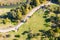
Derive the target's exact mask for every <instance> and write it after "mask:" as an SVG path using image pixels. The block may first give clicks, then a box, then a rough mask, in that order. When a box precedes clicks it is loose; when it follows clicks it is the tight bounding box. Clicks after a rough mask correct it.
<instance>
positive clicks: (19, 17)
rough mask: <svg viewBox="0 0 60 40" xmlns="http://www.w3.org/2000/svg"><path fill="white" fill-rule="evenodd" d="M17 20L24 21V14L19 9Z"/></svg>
mask: <svg viewBox="0 0 60 40" xmlns="http://www.w3.org/2000/svg"><path fill="white" fill-rule="evenodd" d="M17 18H18V19H19V20H21V19H22V12H21V11H20V10H19V9H18V12H17Z"/></svg>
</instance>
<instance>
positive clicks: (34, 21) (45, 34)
mask: <svg viewBox="0 0 60 40" xmlns="http://www.w3.org/2000/svg"><path fill="white" fill-rule="evenodd" d="M45 1H46V0H30V2H29V4H27V3H26V4H22V6H21V7H17V8H15V9H11V10H10V12H7V14H4V15H1V16H0V24H8V23H14V24H15V23H16V24H17V23H18V22H19V23H20V22H21V20H22V19H23V18H24V17H25V15H26V14H27V13H28V12H29V11H30V10H31V9H32V8H34V7H36V6H38V5H40V4H41V3H43V2H45ZM10 27H11V26H10ZM4 35H5V36H4ZM1 37H3V39H6V40H60V6H59V5H57V4H52V5H48V6H46V5H45V6H44V7H43V8H41V9H39V10H37V11H36V12H35V13H34V15H32V17H31V18H30V19H28V20H27V22H26V23H25V24H23V25H22V26H21V27H20V28H19V29H18V30H17V32H16V31H11V32H8V34H7V35H6V33H5V34H4V33H1ZM7 38H8V39H7Z"/></svg>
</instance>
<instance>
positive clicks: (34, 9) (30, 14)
mask: <svg viewBox="0 0 60 40" xmlns="http://www.w3.org/2000/svg"><path fill="white" fill-rule="evenodd" d="M50 4H52V3H50V2H48V3H47V4H45V5H50ZM42 6H44V4H42V5H39V6H37V7H35V8H33V9H32V10H31V11H30V12H29V13H28V14H27V15H26V17H25V19H24V20H27V19H29V17H28V16H32V15H33V14H34V12H35V11H37V10H38V9H40V8H41V7H42ZM22 24H24V22H21V23H19V24H18V25H17V26H15V27H13V28H8V29H0V32H9V31H12V30H16V31H17V29H18V28H19V27H21V25H22Z"/></svg>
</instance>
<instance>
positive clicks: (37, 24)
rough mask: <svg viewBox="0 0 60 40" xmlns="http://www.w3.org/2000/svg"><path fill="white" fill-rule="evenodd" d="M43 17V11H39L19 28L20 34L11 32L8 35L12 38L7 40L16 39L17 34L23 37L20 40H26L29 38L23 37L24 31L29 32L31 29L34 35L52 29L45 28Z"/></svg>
mask: <svg viewBox="0 0 60 40" xmlns="http://www.w3.org/2000/svg"><path fill="white" fill-rule="evenodd" d="M42 17H43V11H41V10H39V11H37V12H35V13H34V15H33V16H32V17H31V18H30V19H29V20H28V21H27V22H26V23H25V24H23V25H22V26H21V27H20V28H19V30H18V32H12V31H11V32H9V33H8V34H10V35H11V37H10V38H8V39H7V38H6V40H12V39H14V35H15V34H19V35H20V36H21V37H20V38H18V39H19V40H26V37H27V36H26V35H24V36H23V35H22V34H21V33H23V32H24V31H28V30H29V28H30V29H31V30H32V33H38V32H39V30H48V29H50V27H45V26H44V25H43V24H44V23H45V22H44V19H43V18H42Z"/></svg>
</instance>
